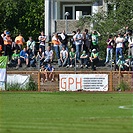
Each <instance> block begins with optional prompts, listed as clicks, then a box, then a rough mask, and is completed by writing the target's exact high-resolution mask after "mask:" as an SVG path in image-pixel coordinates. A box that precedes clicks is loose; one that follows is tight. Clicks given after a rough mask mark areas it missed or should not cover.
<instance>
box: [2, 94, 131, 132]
mask: <svg viewBox="0 0 133 133" xmlns="http://www.w3.org/2000/svg"><path fill="white" fill-rule="evenodd" d="M132 98H133V97H132V94H130V93H121V92H119V93H100V92H99V93H89V92H88V93H82V92H81V93H74V92H71V93H70V92H54V93H29V92H27V93H25V92H22V93H20V92H15V93H14V92H4V93H3V92H1V93H0V133H132V132H133V121H132V118H133V103H132Z"/></svg>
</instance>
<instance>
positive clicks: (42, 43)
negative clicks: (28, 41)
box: [39, 35, 47, 46]
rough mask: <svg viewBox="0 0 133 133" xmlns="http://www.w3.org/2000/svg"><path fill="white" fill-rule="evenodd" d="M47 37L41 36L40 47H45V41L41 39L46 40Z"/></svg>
mask: <svg viewBox="0 0 133 133" xmlns="http://www.w3.org/2000/svg"><path fill="white" fill-rule="evenodd" d="M46 38H47V37H46V36H45V35H44V36H39V41H40V45H42V46H45V41H41V39H46Z"/></svg>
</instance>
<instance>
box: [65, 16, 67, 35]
mask: <svg viewBox="0 0 133 133" xmlns="http://www.w3.org/2000/svg"><path fill="white" fill-rule="evenodd" d="M65 17H66V24H65V25H66V29H65V31H66V34H67V15H66V16H65Z"/></svg>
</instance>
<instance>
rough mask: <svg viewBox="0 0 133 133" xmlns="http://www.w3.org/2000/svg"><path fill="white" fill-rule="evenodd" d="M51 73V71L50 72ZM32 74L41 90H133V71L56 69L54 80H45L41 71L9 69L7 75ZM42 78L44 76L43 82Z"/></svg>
mask: <svg viewBox="0 0 133 133" xmlns="http://www.w3.org/2000/svg"><path fill="white" fill-rule="evenodd" d="M48 73H50V72H48ZM15 74H20V75H30V78H31V79H32V80H33V81H34V83H35V84H36V87H37V89H36V90H38V91H39V92H41V91H76V90H77V91H79V90H80V91H81V90H83V91H86V90H87V91H110V92H111V91H126V90H127V91H132V90H133V72H132V71H128V72H126V71H124V72H123V71H121V72H119V71H77V72H76V74H75V72H74V71H54V72H53V74H54V80H53V81H51V79H48V80H47V81H45V75H44V73H43V72H39V71H7V75H15ZM41 78H44V80H43V82H42V80H41Z"/></svg>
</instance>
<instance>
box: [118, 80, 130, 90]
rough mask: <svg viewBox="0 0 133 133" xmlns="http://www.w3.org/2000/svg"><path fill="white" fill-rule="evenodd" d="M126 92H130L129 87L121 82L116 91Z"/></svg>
mask: <svg viewBox="0 0 133 133" xmlns="http://www.w3.org/2000/svg"><path fill="white" fill-rule="evenodd" d="M126 90H130V86H129V85H128V83H126V82H124V81H121V82H120V83H119V84H118V87H117V91H126Z"/></svg>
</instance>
